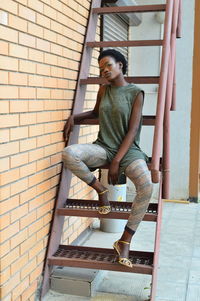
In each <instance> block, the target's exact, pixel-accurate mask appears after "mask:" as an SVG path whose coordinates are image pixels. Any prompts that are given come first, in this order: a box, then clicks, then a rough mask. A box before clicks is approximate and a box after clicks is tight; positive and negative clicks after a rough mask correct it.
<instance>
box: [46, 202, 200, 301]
mask: <svg viewBox="0 0 200 301" xmlns="http://www.w3.org/2000/svg"><path fill="white" fill-rule="evenodd" d="M96 225H98V223H96ZM154 232H155V223H152V222H142V223H141V224H140V226H139V228H138V231H137V233H136V234H135V236H134V239H133V241H132V248H133V249H134V250H143V251H153V248H154ZM199 233H200V204H193V203H191V204H180V203H167V202H165V203H164V210H163V220H162V235H161V248H160V260H159V272H158V282H157V294H156V300H155V301H199V300H200V285H199V283H200V235H199ZM119 236H120V234H119V233H105V232H101V231H99V229H98V226H96V229H94V230H93V232H92V234H91V235H90V237H89V238H88V239H87V240H86V241H85V243H84V245H86V246H93V247H94V246H95V247H109V248H110V247H112V244H113V242H114V241H115V240H116V239H118V238H119ZM103 273H104V274H103V277H102V281H101V282H100V284H99V286H98V289H97V291H96V293H95V295H94V296H93V297H91V298H88V297H80V296H72V295H61V294H59V293H55V292H53V291H49V293H48V294H47V295H46V297H45V298H44V301H84V300H91V301H100V300H101V301H144V300H146V299H148V295H149V291H150V289H149V286H150V282H151V277H150V276H148V275H140V274H131V273H120V272H110V271H105V272H103Z"/></svg>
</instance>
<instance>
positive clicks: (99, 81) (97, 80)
mask: <svg viewBox="0 0 200 301" xmlns="http://www.w3.org/2000/svg"><path fill="white" fill-rule="evenodd" d="M159 78H160V77H159V76H125V80H126V81H127V82H128V83H135V84H159ZM106 83H108V82H107V81H106V79H105V78H103V77H88V78H85V79H81V80H80V84H81V85H103V84H106Z"/></svg>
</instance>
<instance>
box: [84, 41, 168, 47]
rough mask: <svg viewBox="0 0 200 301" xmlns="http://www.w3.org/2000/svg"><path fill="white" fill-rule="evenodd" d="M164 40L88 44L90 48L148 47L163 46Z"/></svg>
mask: <svg viewBox="0 0 200 301" xmlns="http://www.w3.org/2000/svg"><path fill="white" fill-rule="evenodd" d="M162 44H163V40H138V41H102V42H88V43H87V46H88V47H93V48H94V47H101V48H103V47H142V46H144V47H147V46H162Z"/></svg>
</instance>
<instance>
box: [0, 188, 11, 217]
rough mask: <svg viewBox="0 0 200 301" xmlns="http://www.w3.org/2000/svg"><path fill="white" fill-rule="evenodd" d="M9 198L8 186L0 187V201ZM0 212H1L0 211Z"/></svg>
mask: <svg viewBox="0 0 200 301" xmlns="http://www.w3.org/2000/svg"><path fill="white" fill-rule="evenodd" d="M9 197H10V185H7V186H4V187H1V189H0V199H1V201H3V200H5V199H7V198H9ZM0 212H1V210H0Z"/></svg>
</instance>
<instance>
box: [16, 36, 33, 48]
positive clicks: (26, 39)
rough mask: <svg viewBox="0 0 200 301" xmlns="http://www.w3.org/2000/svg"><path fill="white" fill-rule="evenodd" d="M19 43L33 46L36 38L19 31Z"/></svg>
mask: <svg viewBox="0 0 200 301" xmlns="http://www.w3.org/2000/svg"><path fill="white" fill-rule="evenodd" d="M19 43H20V44H22V45H26V46H28V47H35V45H36V38H35V37H33V36H30V35H28V34H26V33H22V32H19Z"/></svg>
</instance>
